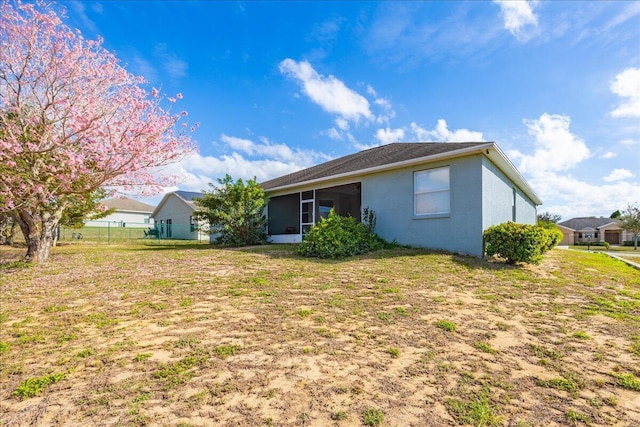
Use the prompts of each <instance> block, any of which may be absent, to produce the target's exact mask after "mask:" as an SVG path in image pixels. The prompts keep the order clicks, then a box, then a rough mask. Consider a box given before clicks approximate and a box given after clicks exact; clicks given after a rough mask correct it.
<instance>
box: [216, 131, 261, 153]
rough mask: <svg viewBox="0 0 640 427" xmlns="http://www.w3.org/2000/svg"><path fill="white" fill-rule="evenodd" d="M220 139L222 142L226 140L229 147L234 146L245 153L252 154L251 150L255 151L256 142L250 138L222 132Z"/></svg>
mask: <svg viewBox="0 0 640 427" xmlns="http://www.w3.org/2000/svg"><path fill="white" fill-rule="evenodd" d="M220 140H221V141H222V142H225V143H226V144H227V145H228V146H229V147H231V148H233V149H234V150H240V151H243V152H245V153H247V152H249V154H251V152H252V151H253V146H254V144H253V141H251V140H249V139H243V138H237V137H235V136H228V135H225V134H222V135H221V136H220Z"/></svg>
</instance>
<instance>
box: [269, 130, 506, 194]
mask: <svg viewBox="0 0 640 427" xmlns="http://www.w3.org/2000/svg"><path fill="white" fill-rule="evenodd" d="M493 144H494V143H492V142H491V143H487V144H483V145H477V146H475V147H469V148H462V149H460V150H455V151H448V152H446V153H439V154H433V155H430V156H423V157H417V158H414V159H409V160H403V161H401V162H394V163H388V164H386V165H380V166H374V167H371V168H365V169H358V170H356V171H352V172H345V173H340V174H336V175H330V176H326V177H322V178H316V179H310V180H307V181H300V182H296V183H294V184H287V185H281V186H279V187H273V188H269V189H266V190H265V191H268V192H273V191H282V190H288V189H292V188H297V187H304V186H308V185H313V184H318V183H321V182H326V181H335V180H337V179H344V178H350V177H354V176H362V175H370V174H372V173H377V172H384V171H387V170H393V169H400V168H403V167H406V166H412V165H416V164H420V163H425V162H432V161H436V160H443V159H448V158H455V157H461V156H465V155H469V154H473V153H474V152H482V151H483V150H485V149H486V148H488V147H490V146H492V145H493Z"/></svg>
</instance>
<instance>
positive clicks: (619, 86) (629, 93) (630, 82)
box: [611, 68, 640, 118]
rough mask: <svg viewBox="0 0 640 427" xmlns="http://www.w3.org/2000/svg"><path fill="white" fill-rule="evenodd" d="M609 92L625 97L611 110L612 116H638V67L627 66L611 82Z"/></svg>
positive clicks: (639, 89)
mask: <svg viewBox="0 0 640 427" xmlns="http://www.w3.org/2000/svg"><path fill="white" fill-rule="evenodd" d="M611 92H613V93H615V94H616V95H618V96H620V97H622V98H627V100H626V101H625V102H623V103H622V104H621V105H620V106H619V107H618V108H616V109H615V110H613V111H612V112H611V115H612V116H613V117H617V118H622V117H631V118H633V117H640V68H627V69H626V70H624V71H622V72H621V73H619V74H618V75H617V76H616V79H615V81H613V83H611Z"/></svg>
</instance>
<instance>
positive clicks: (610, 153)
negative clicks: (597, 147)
mask: <svg viewBox="0 0 640 427" xmlns="http://www.w3.org/2000/svg"><path fill="white" fill-rule="evenodd" d="M616 156H617V154H616V153H614V152H613V151H607V152H606V153H604V154H603V155H602V156H600V158H601V159H613V158H614V157H616Z"/></svg>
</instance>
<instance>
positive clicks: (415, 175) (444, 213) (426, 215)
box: [413, 166, 451, 218]
mask: <svg viewBox="0 0 640 427" xmlns="http://www.w3.org/2000/svg"><path fill="white" fill-rule="evenodd" d="M443 170H446V171H447V178H448V179H447V187H446V188H436V189H434V190H427V191H420V192H418V191H417V190H416V188H417V187H418V186H417V182H418V179H419V177H420V176H421V175H423V174H425V173H426V174H432V173H436V172H441V171H443ZM444 192H446V193H448V194H449V204H448V206H447V210H446V211H442V212H426V213H419V212H418V211H417V210H418V204H417V203H416V199H417V196H418V195H428V194H436V193H444ZM450 213H451V168H450V167H449V166H441V167H437V168H432V169H424V170H419V171H415V172H413V215H414V217H415V218H442V217H447V216H449V214H450Z"/></svg>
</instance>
